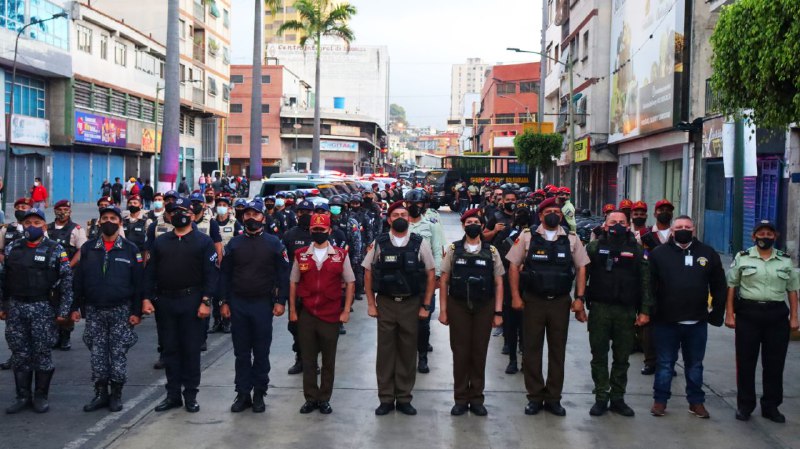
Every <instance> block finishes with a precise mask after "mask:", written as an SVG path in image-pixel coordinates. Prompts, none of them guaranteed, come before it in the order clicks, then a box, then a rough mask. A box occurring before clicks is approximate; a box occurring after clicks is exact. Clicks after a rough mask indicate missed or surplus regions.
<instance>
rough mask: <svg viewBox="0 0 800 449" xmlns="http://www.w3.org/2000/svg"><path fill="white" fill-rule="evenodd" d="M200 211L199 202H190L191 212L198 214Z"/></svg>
mask: <svg viewBox="0 0 800 449" xmlns="http://www.w3.org/2000/svg"><path fill="white" fill-rule="evenodd" d="M201 212H203V205H202V204H200V203H192V213H193V214H195V215H199V214H200V213H201Z"/></svg>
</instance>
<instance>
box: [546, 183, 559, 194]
mask: <svg viewBox="0 0 800 449" xmlns="http://www.w3.org/2000/svg"><path fill="white" fill-rule="evenodd" d="M544 189H545V190H546V191H547V192H548V193H551V192H552V193H558V187H556V186H554V185H549V186H547V187H545V188H544Z"/></svg>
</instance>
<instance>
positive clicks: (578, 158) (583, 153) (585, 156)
mask: <svg viewBox="0 0 800 449" xmlns="http://www.w3.org/2000/svg"><path fill="white" fill-rule="evenodd" d="M588 160H589V138H588V137H585V138H583V139H581V140H576V141H575V162H584V161H588Z"/></svg>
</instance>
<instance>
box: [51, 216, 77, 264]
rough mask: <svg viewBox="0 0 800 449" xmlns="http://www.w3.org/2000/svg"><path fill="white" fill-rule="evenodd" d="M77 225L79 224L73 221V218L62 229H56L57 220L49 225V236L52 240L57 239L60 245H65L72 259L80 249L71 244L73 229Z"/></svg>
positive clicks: (68, 255)
mask: <svg viewBox="0 0 800 449" xmlns="http://www.w3.org/2000/svg"><path fill="white" fill-rule="evenodd" d="M77 226H78V225H77V224H76V223H73V222H72V220H70V221H69V222H67V224H66V225H64V227H63V228H61V229H56V223H55V222H53V223H50V224H49V225H47V237H49V238H50V240H55V241H56V242H58V244H59V245H61V246H63V247H64V249H65V250H66V251H67V257H69V259H70V260H72V256H74V255H75V253H77V252H78V250H79V249H80V248H76V247H74V246H72V245H71V244H70V240H72V239H71V238H70V237H71V236H72V231H74V230H75V228H76V227H77Z"/></svg>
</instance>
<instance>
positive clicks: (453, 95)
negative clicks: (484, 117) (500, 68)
mask: <svg viewBox="0 0 800 449" xmlns="http://www.w3.org/2000/svg"><path fill="white" fill-rule="evenodd" d="M491 67H492V66H491V65H490V64H485V63H483V61H481V58H468V59H467V62H466V64H453V68H452V73H451V75H450V120H453V121H456V120H458V121H460V120H461V119H463V118H464V117H465V116H464V108H465V107H467V104H466V103H465V97H466V96H467V94H477V93H479V92H480V91H481V88H483V84H484V81H485V80H486V72H487V71H488V70H489V69H490V68H491Z"/></svg>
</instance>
